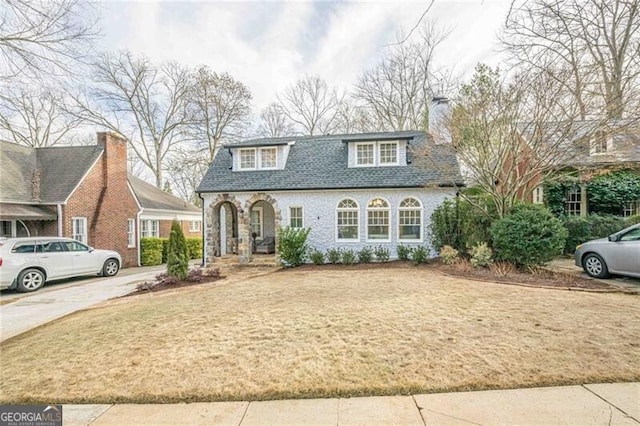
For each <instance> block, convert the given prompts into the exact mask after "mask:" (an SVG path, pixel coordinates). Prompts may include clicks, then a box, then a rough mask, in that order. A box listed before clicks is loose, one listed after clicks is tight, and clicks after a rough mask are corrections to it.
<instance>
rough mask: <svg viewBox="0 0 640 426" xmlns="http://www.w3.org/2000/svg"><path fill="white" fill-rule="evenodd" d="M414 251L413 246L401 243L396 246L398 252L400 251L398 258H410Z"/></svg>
mask: <svg viewBox="0 0 640 426" xmlns="http://www.w3.org/2000/svg"><path fill="white" fill-rule="evenodd" d="M412 251H413V250H412V249H411V247H408V246H404V245H402V244H400V245H399V246H398V247H396V252H397V253H398V260H409V258H411V252H412Z"/></svg>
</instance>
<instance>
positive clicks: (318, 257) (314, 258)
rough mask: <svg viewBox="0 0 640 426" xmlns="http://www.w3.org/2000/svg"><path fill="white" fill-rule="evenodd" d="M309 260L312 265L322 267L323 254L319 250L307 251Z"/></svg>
mask: <svg viewBox="0 0 640 426" xmlns="http://www.w3.org/2000/svg"><path fill="white" fill-rule="evenodd" d="M309 259H311V262H313V264H314V265H324V253H322V252H321V251H320V250H316V249H314V248H312V249H311V250H309Z"/></svg>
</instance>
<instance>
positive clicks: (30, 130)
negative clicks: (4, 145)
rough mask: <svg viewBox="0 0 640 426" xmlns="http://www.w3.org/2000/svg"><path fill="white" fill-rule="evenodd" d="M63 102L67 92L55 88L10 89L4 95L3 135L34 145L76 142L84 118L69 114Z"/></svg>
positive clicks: (1, 102) (0, 99)
mask: <svg viewBox="0 0 640 426" xmlns="http://www.w3.org/2000/svg"><path fill="white" fill-rule="evenodd" d="M63 105H64V93H63V92H61V91H60V90H57V89H54V88H50V87H43V88H40V90H38V89H36V88H33V87H25V86H23V85H19V86H17V87H12V88H7V89H6V90H5V92H4V96H2V97H0V134H1V135H3V137H4V139H6V140H9V141H11V142H15V143H18V144H22V145H26V146H30V147H34V148H38V147H44V146H53V145H57V144H60V143H63V144H70V143H73V142H74V141H75V139H76V137H75V136H74V134H73V133H74V130H76V129H77V128H78V127H79V126H80V124H81V120H80V119H78V118H77V117H73V116H72V115H70V114H68V113H66V111H65V109H64V107H63Z"/></svg>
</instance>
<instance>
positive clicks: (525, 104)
mask: <svg viewBox="0 0 640 426" xmlns="http://www.w3.org/2000/svg"><path fill="white" fill-rule="evenodd" d="M562 93H564V85H563V84H562V83H559V82H558V81H557V79H556V78H555V76H551V75H550V74H548V73H543V72H540V73H536V74H535V75H532V74H521V75H516V76H515V77H514V78H513V79H512V80H511V81H509V82H505V81H503V76H502V75H501V73H500V72H499V71H498V70H493V69H491V68H489V67H487V66H486V65H482V64H480V65H478V66H477V67H476V72H475V74H474V76H473V78H472V79H471V81H470V82H469V83H467V84H463V85H462V87H461V90H460V95H459V97H458V99H457V100H456V105H455V107H454V109H453V114H452V117H451V122H450V123H449V125H450V128H451V129H452V140H453V144H454V148H455V149H456V152H457V154H458V158H459V159H460V162H461V163H462V167H463V171H464V174H466V177H467V179H468V180H470V181H471V183H472V184H473V185H477V186H479V187H480V188H482V189H483V190H484V191H485V192H486V193H487V194H489V195H490V197H491V199H492V201H493V203H494V205H495V209H496V211H497V212H498V215H500V216H503V215H504V214H506V213H507V212H508V211H509V209H510V208H511V206H512V205H513V204H514V203H515V202H516V200H519V199H522V198H524V197H525V196H526V195H527V194H528V192H529V191H531V189H532V188H533V186H534V185H537V184H538V182H540V180H542V179H544V178H545V177H547V176H549V175H551V174H552V173H554V171H555V170H556V168H557V167H558V166H559V165H562V164H566V161H567V160H568V159H569V158H570V157H571V156H572V155H575V153H576V149H578V145H575V144H579V143H582V142H583V141H584V140H581V141H578V140H576V137H575V134H576V133H577V134H581V135H585V136H586V137H587V139H586V140H588V135H589V131H592V130H595V129H598V128H599V124H600V125H602V124H604V122H605V121H606V120H605V119H603V120H602V123H599V124H598V123H595V124H594V122H592V121H589V122H585V121H583V120H580V119H579V118H580V107H579V105H578V104H577V102H575V101H573V102H572V103H568V102H567V101H566V99H563V98H562V96H561V95H562ZM558 102H560V103H558ZM550 117H553V118H554V120H550ZM471 201H472V202H473V200H471ZM478 207H481V208H483V207H482V206H480V205H479V206H478Z"/></svg>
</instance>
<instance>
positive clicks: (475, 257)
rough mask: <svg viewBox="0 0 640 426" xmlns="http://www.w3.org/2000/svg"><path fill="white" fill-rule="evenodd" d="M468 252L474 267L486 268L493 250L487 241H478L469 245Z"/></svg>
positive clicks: (489, 263) (491, 259)
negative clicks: (469, 249) (473, 244)
mask: <svg viewBox="0 0 640 426" xmlns="http://www.w3.org/2000/svg"><path fill="white" fill-rule="evenodd" d="M470 254H471V260H470V261H471V264H472V265H473V266H475V267H476V268H479V267H483V268H486V267H487V266H489V265H491V262H492V261H493V252H492V251H491V248H489V245H488V244H487V243H479V244H476V245H475V246H473V247H471V251H470Z"/></svg>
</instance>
